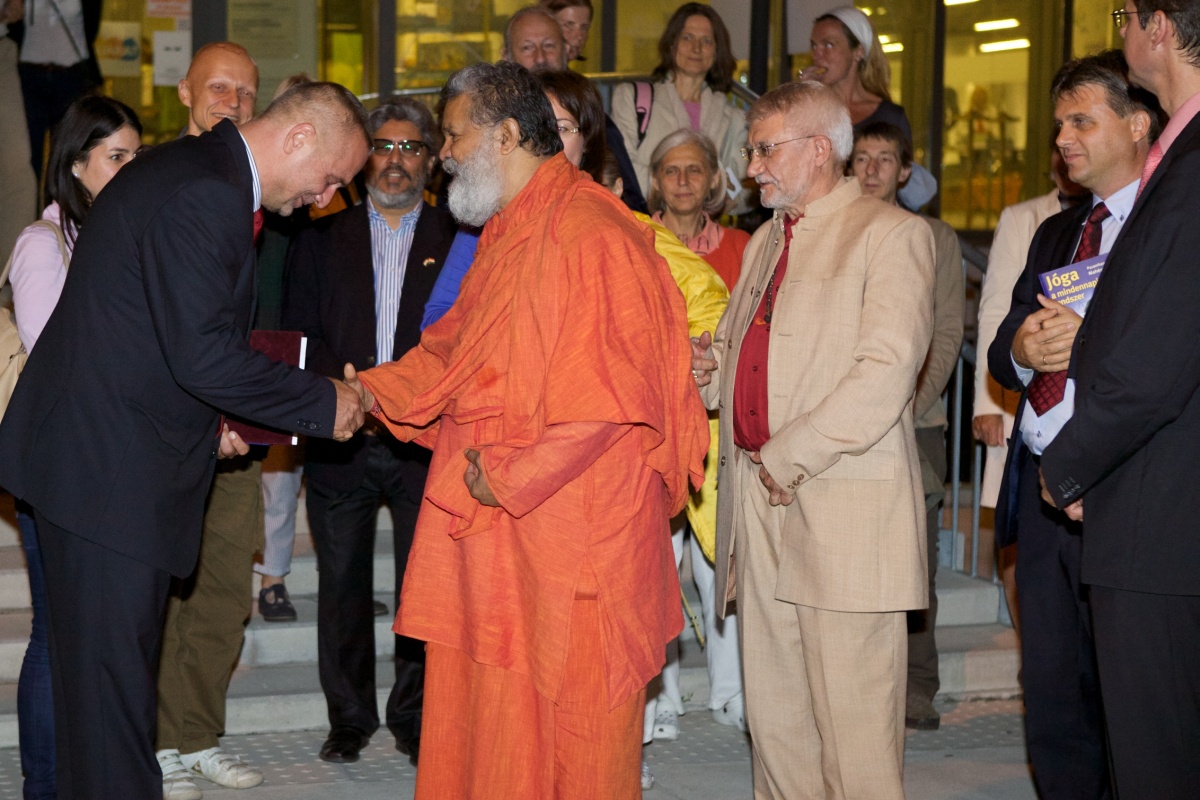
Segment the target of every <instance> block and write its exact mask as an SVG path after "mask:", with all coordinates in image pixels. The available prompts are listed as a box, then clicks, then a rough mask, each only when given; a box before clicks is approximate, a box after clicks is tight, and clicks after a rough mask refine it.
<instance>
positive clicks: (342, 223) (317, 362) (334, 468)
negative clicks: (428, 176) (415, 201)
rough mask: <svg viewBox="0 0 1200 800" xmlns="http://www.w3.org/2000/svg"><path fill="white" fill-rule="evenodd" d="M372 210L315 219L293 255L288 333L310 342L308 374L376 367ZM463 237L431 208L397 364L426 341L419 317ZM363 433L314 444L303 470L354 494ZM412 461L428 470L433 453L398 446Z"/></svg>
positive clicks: (405, 305) (416, 239) (413, 258)
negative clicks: (300, 334)
mask: <svg viewBox="0 0 1200 800" xmlns="http://www.w3.org/2000/svg"><path fill="white" fill-rule="evenodd" d="M367 212H368V209H367V204H366V203H365V202H364V203H362V204H360V205H357V206H354V207H353V208H349V209H347V210H345V211H342V212H340V213H338V214H334V215H333V216H330V217H325V218H323V219H320V220H317V221H316V222H315V223H314V224H313V225H311V226H310V227H308V228H306V229H304V230H303V231H301V233H300V235H299V236H298V237H297V238H296V241H295V244H294V245H293V246H292V249H291V251H290V252H289V254H288V265H287V270H286V273H285V277H284V282H285V283H284V301H283V327H284V328H286V329H288V330H298V331H303V332H304V335H305V336H307V337H308V367H309V369H312V370H314V371H316V372H318V373H320V374H322V375H329V376H336V377H339V378H340V377H341V376H342V371H343V369H344V366H345V364H346V363H347V362H349V363H351V364H353V365H354V368H355V369H356V370H364V369H368V368H370V367H373V366H375V350H376V348H375V322H376V320H375V270H374V260H373V258H372V255H371V229H370V225H369V223H368V219H367ZM456 230H457V226H456V225H455V222H454V219H453V218H452V217H451V216H450V213H449V212H448V211H446V209H445V208H443V207H440V206H438V207H435V206H431V205H429V204H428V203H426V204H425V205H424V207H423V208H422V209H421V214H420V216H419V217H418V218H417V226H416V229H415V230H414V231H413V241H412V248H411V249H410V250H409V254H408V262H407V264H406V266H405V270H404V284H403V286H402V287H401V290H400V308H399V310H398V313H397V320H396V336H395V339H394V340H393V345H392V358H393V359H398V358H400V357H401V356H403V355H404V354H405V353H407V352H408V351H409V350H411V349H412V348H413V347H415V346H416V345H417V343H418V342H420V340H421V317H422V315H423V314H424V312H425V303H426V302H428V300H429V295H430V293H431V292H432V291H433V285H434V283H435V282H436V281H437V277H438V274H439V273H440V272H441V271H442V265H443V264H444V263H445V261H446V253H447V252H448V251H449V250H450V243H451V242H452V241H453V240H454V234H455V231H456ZM363 444H364V442H363V434H361V433H360V434H357V435H355V436H354V437H353V438H352V439H351V440H350V441H348V442H320V441H310V442H309V443H308V446H307V448H306V450H305V455H304V461H305V471H306V472H307V473H308V474H309V476H310V477H312V478H314V479H315V480H319V481H320V482H322V483H324V484H325V485H327V486H330V487H332V488H335V489H338V490H341V491H350V490H352V489H355V488H357V487H358V486H359V484H360V483H361V482H362V479H363V474H364V473H365V471H366V451H365V450H364V449H363ZM397 449H398V451H399V452H400V453H402V457H403V458H406V459H411V460H416V461H420V462H422V463H424V464H428V463H429V451H428V450H426V449H424V448H423V447H420V446H419V445H413V444H407V443H405V444H400V443H397Z"/></svg>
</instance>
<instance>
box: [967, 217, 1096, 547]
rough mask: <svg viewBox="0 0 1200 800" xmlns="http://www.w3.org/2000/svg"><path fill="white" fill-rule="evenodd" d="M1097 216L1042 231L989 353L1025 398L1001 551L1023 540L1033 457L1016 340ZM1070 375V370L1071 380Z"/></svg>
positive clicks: (1055, 221)
mask: <svg viewBox="0 0 1200 800" xmlns="http://www.w3.org/2000/svg"><path fill="white" fill-rule="evenodd" d="M1091 210H1092V209H1091V204H1090V203H1084V204H1082V205H1080V206H1076V207H1074V208H1068V209H1067V210H1066V211H1061V212H1059V213H1058V214H1055V215H1054V216H1052V217H1049V218H1048V219H1047V220H1046V221H1045V222H1043V223H1042V224H1041V225H1040V226H1039V227H1038V229H1037V232H1036V233H1035V234H1034V235H1033V242H1032V243H1031V244H1030V246H1029V256H1028V258H1026V259H1025V269H1024V271H1022V272H1021V277H1020V278H1018V279H1017V282H1016V284H1015V285H1014V286H1013V293H1012V303H1011V305H1009V308H1008V314H1007V315H1006V316H1005V317H1004V321H1003V322H1001V323H1000V327H999V328H998V329H997V330H996V338H995V339H994V340H992V345H991V347H989V348H988V353H987V359H988V369H989V370H990V371H991V373H992V377H994V378H995V379H996V382H997V383H999V384H1000V385H1001V386H1003V387H1004V388H1006V389H1010V390H1012V391H1014V392H1020V393H1021V402H1020V405H1018V406H1017V417H1016V421H1015V422H1014V423H1013V429H1012V437H1011V438H1010V439H1009V440H1008V456H1007V457H1006V458H1005V461H1004V472H1003V477H1002V479H1001V482H1000V497H999V499H998V500H997V501H996V527H995V530H996V545H997V546H998V547H1007V546H1008V545H1010V544H1012V543H1013V542H1015V541H1016V540H1017V518H1016V517H1017V490H1018V488H1019V486H1020V477H1021V467H1022V465H1023V464H1024V461H1025V459H1026V458H1027V456H1028V452H1027V448H1026V447H1025V440H1024V439H1022V438H1021V416H1022V415H1023V414H1024V412H1025V391H1026V386H1025V384H1023V383H1022V382H1021V379H1020V378H1018V377H1017V370H1016V368H1015V367H1014V366H1013V363H1012V343H1013V338H1014V337H1015V336H1016V333H1017V329H1018V328H1020V327H1021V323H1023V322H1024V321H1025V318H1026V317H1028V316H1029V315H1030V314H1032V313H1033V312H1035V311H1039V310H1041V308H1042V306H1041V304H1040V303H1039V302H1038V301H1037V296H1038V293H1040V292H1041V291H1042V287H1041V282H1040V281H1039V280H1038V274H1039V273H1042V272H1046V271H1047V270H1051V269H1056V268H1058V267H1061V266H1063V265H1064V264H1066V263H1067V262H1069V261H1070V260H1071V257H1072V256H1073V255H1074V253H1075V246H1076V244H1078V242H1079V236H1080V234H1081V232H1082V230H1083V223H1084V222H1085V221H1086V220H1087V216H1088V214H1089V213H1091ZM1070 374H1071V373H1070V369H1069V368H1068V375H1070Z"/></svg>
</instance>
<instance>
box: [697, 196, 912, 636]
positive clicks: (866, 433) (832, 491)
mask: <svg viewBox="0 0 1200 800" xmlns="http://www.w3.org/2000/svg"><path fill="white" fill-rule="evenodd" d="M782 249H783V222H782V215H781V214H780V213H779V212H776V214H775V218H774V219H773V220H772V221H771V222H768V223H766V224H764V225H763V226H762V227H761V228H759V230H758V231H757V232H756V233H755V234H754V237H753V238H752V239H751V241H750V244H749V246H748V247H747V249H746V253H745V257H744V259H743V263H742V277H741V279H740V280H739V281H738V285H737V288H736V289H735V291H734V293H733V296H732V298H731V300H730V303H729V309H728V311H727V312H726V314H725V316H724V317H723V318H722V320H721V324H720V325H719V326H718V327H717V334H716V339H715V341H714V343H713V351H714V355H716V357H717V362H718V371H717V373H716V375H715V376H714V377H716V378H717V380H714V381H713V383H711V384H710V385H709V386H707V387H705V388H704V389H703V394H704V397H705V402H706V403H707V404H708V405H709V407H710V408H712V407H714V406H717V407H720V408H721V409H722V413H721V436H722V441H724V442H730V443H731V444H730V446H729V447H728V448H722V454H721V458H720V461H719V475H718V486H719V487H721V490H719V491H718V495H717V559H716V576H717V585H716V595H717V597H718V598H725V599H726V601H728V600H730V599H732V598H733V597H734V581H733V569H732V567H733V561H732V559H733V557H734V550H735V542H736V541H738V540H739V539H740V538H741V537H743V536H761V535H763V533H762V531H760V530H755V528H754V526H753V525H749V524H748V523H747V520H746V519H745V518H744V515H743V514H742V513H741V512H740V510H741V508H742V502H741V500H742V498H740V497H738V496H737V492H736V491H734V490H733V489H735V487H737V480H736V479H735V470H736V469H739V468H741V459H744V458H747V457H748V456H747V454H746V453H745V452H743V451H741V450H739V449H738V448H737V447H735V446H734V445H732V442H733V416H734V415H733V410H734V409H733V384H734V376H735V375H736V374H737V358H738V353H739V351H740V349H741V343H742V336H743V334H744V333H745V331H746V329H747V327H748V326H749V323H750V321H751V320H752V318H753V315H754V312H755V310H756V308H757V306H758V302H759V299H760V298H761V297H762V292H763V291H765V289H766V285H767V282H768V280H769V279H770V275H771V271H772V270H773V268H774V266H775V263H776V262H777V261H778V258H779V254H780V252H781V251H782ZM789 252H790V256H789V259H788V268H787V275H786V277H785V279H784V281H783V284H782V285H781V287H780V290H779V295H778V297H777V299H776V304H775V311H774V314H773V316H774V320H773V323H772V327H771V337H770V357H769V360H768V376H767V387H768V394H769V402H768V418H769V425H770V430H771V438H770V440H769V441H768V442H767V444H766V445H765V446H764V447H763V449H762V460H763V464H764V465H765V466H766V467H767V469H768V471H769V472H770V473H771V475H772V476H773V477H774V478H775V480H776V481H778V482H779V483H780V484H782V485H785V486H786V487H788V488H790V489H791V490H793V491H794V492H795V494H796V502H794V503H793V504H792V505H791V506H789V507H788V508H787V511H786V516H785V520H786V522H785V530H783V531H782V537H781V545H780V554H779V558H780V563H779V577H778V583H777V585H776V586H775V596H776V597H777V598H778V599H780V600H783V601H786V602H791V603H798V604H801V605H806V606H812V607H816V608H822V609H828V610H835V611H899V610H903V609H911V608H924V607H925V606H926V605H927V603H928V594H927V589H928V576H927V572H926V569H927V567H926V546H925V501H924V496H923V493H922V489H921V473H920V468H919V467H918V464H917V447H916V441H915V438H914V434H913V397H914V392H915V387H916V382H917V374H918V372H919V371H920V369H921V365H922V363H923V362H924V361H925V355H926V353H927V352H928V350H929V344H930V339H931V336H932V330H933V294H934V291H933V286H934V277H933V276H934V240H933V234H932V232H931V231H930V227H929V225H928V224H927V223H925V222H924V221H923V220H922V219H920V218H919V217H917V216H914V215H913V214H909V213H908V212H907V211H904V210H902V209H899V208H897V207H895V206H892V205H889V204H886V203H883V202H881V201H879V200H875V199H874V198H870V197H866V196H863V195H862V192H861V190H860V189H859V185H858V181H857V180H855V179H854V178H845V179H843V180H842V181H841V182H840V183H839V184H838V185H837V187H836V188H835V189H834V190H833V191H832V192H830V193H829V194H828V195H826V196H825V197H823V198H821V199H820V200H818V201H816V202H814V203H811V204H809V206H808V207H807V209H806V215H805V216H804V217H803V218H801V219H800V220H798V221H797V222H796V224H795V226H794V227H793V238H792V246H791V250H790V251H789ZM725 487H729V488H728V489H726V488H725ZM753 488H754V489H759V488H760V487H758V486H755V487H753ZM763 491H765V490H763ZM718 605H719V606H723V605H724V603H719V604H718ZM722 612H723V609H722Z"/></svg>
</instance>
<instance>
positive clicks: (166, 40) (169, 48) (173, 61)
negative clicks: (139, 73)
mask: <svg viewBox="0 0 1200 800" xmlns="http://www.w3.org/2000/svg"><path fill="white" fill-rule="evenodd" d="M191 61H192V33H191V31H155V32H154V85H155V86H176V85H178V84H179V82H180V81H181V80H183V76H184V75H186V74H187V71H188V65H189V64H190V63H191Z"/></svg>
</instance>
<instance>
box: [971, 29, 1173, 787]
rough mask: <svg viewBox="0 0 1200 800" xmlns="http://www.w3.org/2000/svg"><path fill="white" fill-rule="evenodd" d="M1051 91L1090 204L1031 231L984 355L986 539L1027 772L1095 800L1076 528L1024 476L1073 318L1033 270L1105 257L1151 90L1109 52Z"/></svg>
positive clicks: (1144, 139)
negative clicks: (1005, 412)
mask: <svg viewBox="0 0 1200 800" xmlns="http://www.w3.org/2000/svg"><path fill="white" fill-rule="evenodd" d="M1051 94H1052V96H1053V98H1054V101H1055V111H1054V116H1055V121H1056V123H1057V124H1058V127H1059V135H1058V139H1057V144H1058V148H1059V150H1060V151H1061V153H1062V156H1063V159H1064V160H1065V161H1066V164H1067V168H1068V171H1069V174H1070V177H1071V180H1073V181H1075V182H1076V183H1078V184H1079V185H1080V186H1083V187H1084V188H1086V189H1088V190H1090V191H1091V193H1092V198H1091V200H1090V202H1086V203H1084V204H1083V205H1082V206H1081V207H1079V208H1075V209H1069V210H1067V211H1064V212H1062V213H1061V214H1057V215H1055V216H1053V217H1051V218H1050V219H1048V220H1047V221H1046V222H1045V223H1043V224H1042V226H1041V227H1040V228H1039V229H1038V232H1037V234H1035V236H1034V240H1033V245H1032V246H1031V248H1030V251H1029V252H1030V256H1029V261H1028V263H1027V264H1026V267H1025V272H1024V273H1023V274H1022V275H1021V278H1020V279H1019V280H1018V281H1017V286H1016V288H1015V289H1014V292H1013V304H1012V308H1011V309H1010V310H1009V313H1008V316H1007V317H1006V318H1005V320H1004V322H1003V323H1002V324H1001V325H1000V328H999V330H998V331H997V334H996V339H995V341H994V342H993V343H992V346H991V348H990V349H989V351H988V362H989V366H990V368H991V371H992V374H993V375H994V376H995V377H996V379H997V380H998V381H999V382H1000V383H1001V384H1003V385H1004V386H1006V387H1007V388H1009V389H1013V390H1017V391H1022V392H1023V398H1022V402H1021V407H1020V409H1019V411H1018V417H1017V429H1018V430H1019V431H1020V434H1019V438H1018V439H1017V440H1016V441H1015V443H1014V444H1015V446H1014V447H1013V448H1012V449H1011V451H1010V454H1009V459H1008V464H1006V467H1005V474H1004V483H1003V485H1002V487H1001V490H1000V501H999V503H998V504H997V513H996V528H997V535H998V536H999V535H1000V534H1001V533H1002V532H1003V533H1005V534H1011V535H1013V536H1019V538H1020V543H1019V545H1018V548H1017V592H1018V595H1019V596H1020V598H1021V637H1022V650H1021V661H1022V664H1021V666H1022V680H1023V684H1024V690H1025V713H1026V726H1025V730H1026V740H1027V745H1028V749H1029V758H1030V761H1031V763H1032V764H1033V772H1034V779H1035V781H1036V782H1037V785H1038V788H1039V790H1040V791H1041V792H1042V794H1043V795H1045V796H1047V797H1067V796H1070V797H1080V798H1109V797H1111V796H1112V794H1111V789H1110V787H1109V779H1108V759H1107V749H1106V743H1105V737H1104V724H1103V714H1102V710H1101V702H1100V693H1099V687H1098V678H1097V670H1096V659H1095V650H1094V644H1093V639H1092V627H1091V613H1090V607H1089V603H1088V594H1087V587H1084V586H1082V585H1081V583H1080V553H1081V537H1080V533H1081V526H1080V524H1079V523H1078V522H1077V521H1076V520H1077V517H1073V518H1068V514H1067V513H1066V512H1064V511H1059V510H1057V509H1055V508H1053V507H1051V506H1049V505H1047V504H1045V503H1043V502H1042V500H1041V496H1040V495H1041V491H1040V486H1039V480H1038V470H1039V466H1040V461H1041V455H1042V452H1043V451H1044V449H1045V448H1046V447H1047V446H1048V445H1049V443H1050V442H1051V441H1052V440H1053V439H1054V437H1055V436H1056V435H1057V434H1058V432H1059V431H1060V430H1061V429H1062V427H1063V425H1064V424H1065V423H1066V422H1067V420H1069V419H1070V418H1071V415H1072V414H1073V412H1074V396H1075V382H1074V380H1073V379H1072V376H1069V375H1068V371H1067V367H1068V364H1069V363H1070V359H1071V352H1072V346H1073V344H1074V340H1075V334H1076V332H1077V331H1078V329H1079V324H1080V322H1081V319H1082V318H1081V317H1080V316H1079V315H1078V314H1076V313H1075V312H1074V311H1072V310H1071V309H1068V308H1066V307H1064V306H1062V305H1060V304H1058V303H1055V302H1053V301H1051V300H1048V299H1047V298H1046V297H1045V296H1044V295H1043V293H1042V291H1041V286H1040V282H1039V277H1038V276H1039V275H1040V274H1041V273H1044V272H1047V271H1049V270H1056V269H1058V268H1060V267H1064V266H1066V265H1068V264H1074V263H1082V262H1085V261H1090V260H1092V259H1095V258H1097V257H1103V255H1104V254H1106V253H1107V252H1108V251H1109V249H1110V248H1111V247H1112V244H1113V242H1114V241H1115V240H1116V238H1117V235H1118V234H1119V233H1120V231H1121V227H1122V225H1123V224H1124V222H1125V220H1126V219H1127V218H1128V216H1129V214H1130V212H1131V210H1132V209H1133V205H1134V201H1135V199H1136V197H1137V189H1138V182H1139V179H1140V177H1141V174H1142V166H1143V164H1144V162H1145V159H1146V155H1147V153H1148V152H1149V150H1150V146H1151V144H1152V142H1153V141H1154V140H1155V139H1156V138H1157V136H1158V133H1159V131H1160V130H1161V125H1160V120H1159V116H1158V114H1159V112H1158V106H1157V104H1156V103H1155V102H1154V99H1153V97H1151V96H1150V95H1148V94H1146V93H1145V92H1142V91H1140V90H1137V89H1136V88H1134V87H1131V86H1130V85H1129V83H1128V78H1127V68H1126V65H1125V60H1124V57H1123V56H1122V55H1121V53H1120V52H1119V51H1108V52H1105V53H1101V54H1099V55H1097V56H1090V57H1088V58H1084V59H1079V60H1077V61H1072V62H1070V63H1069V64H1067V65H1065V66H1064V67H1063V68H1062V69H1061V70H1059V72H1058V74H1057V75H1056V76H1055V79H1054V83H1053V86H1052V90H1051ZM1078 271H1079V272H1081V273H1083V272H1084V270H1083V268H1082V267H1081V268H1080V269H1079V270H1078ZM1100 280H1103V277H1101V278H1100ZM1009 540H1011V539H1009Z"/></svg>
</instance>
